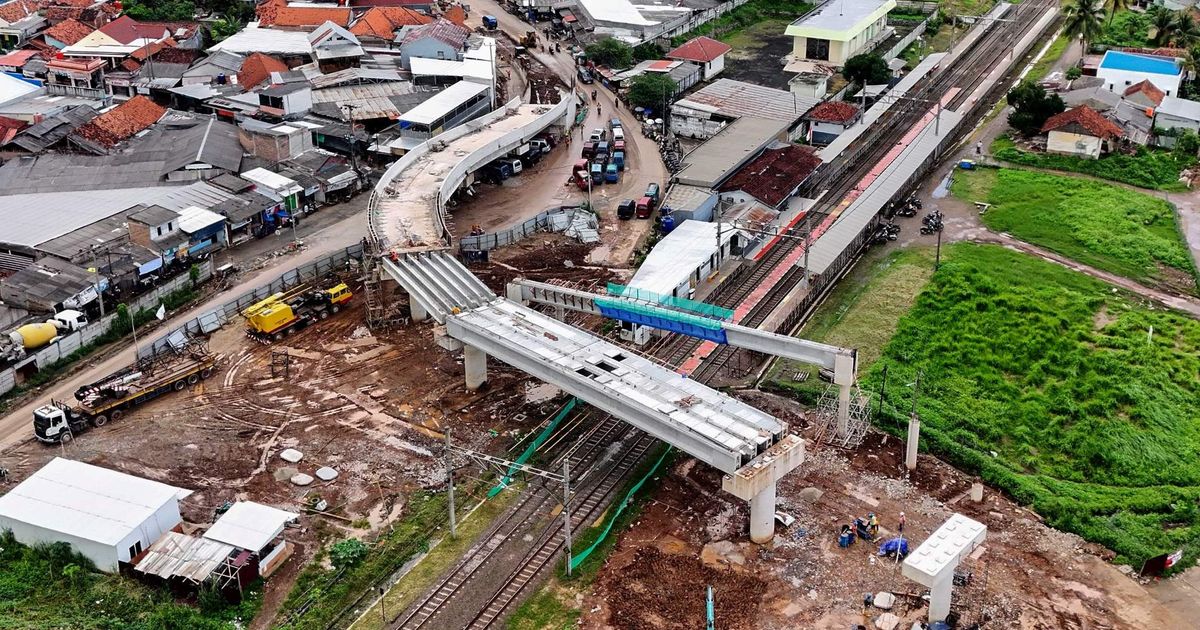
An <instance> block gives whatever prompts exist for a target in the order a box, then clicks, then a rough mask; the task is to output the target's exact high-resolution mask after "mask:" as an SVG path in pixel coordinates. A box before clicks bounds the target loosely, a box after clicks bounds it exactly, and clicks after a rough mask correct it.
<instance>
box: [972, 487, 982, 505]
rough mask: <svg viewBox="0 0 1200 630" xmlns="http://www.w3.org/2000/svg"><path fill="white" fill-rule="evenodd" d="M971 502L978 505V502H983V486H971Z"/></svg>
mask: <svg viewBox="0 0 1200 630" xmlns="http://www.w3.org/2000/svg"><path fill="white" fill-rule="evenodd" d="M971 500H972V501H974V502H976V503H979V502H980V501H982V500H983V484H981V483H973V484H971Z"/></svg>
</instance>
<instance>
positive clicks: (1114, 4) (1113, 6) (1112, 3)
mask: <svg viewBox="0 0 1200 630" xmlns="http://www.w3.org/2000/svg"><path fill="white" fill-rule="evenodd" d="M1129 5H1130V2H1129V0H1108V23H1109V24H1112V19H1113V16H1114V15H1116V14H1117V11H1124V10H1125V9H1128V8H1129Z"/></svg>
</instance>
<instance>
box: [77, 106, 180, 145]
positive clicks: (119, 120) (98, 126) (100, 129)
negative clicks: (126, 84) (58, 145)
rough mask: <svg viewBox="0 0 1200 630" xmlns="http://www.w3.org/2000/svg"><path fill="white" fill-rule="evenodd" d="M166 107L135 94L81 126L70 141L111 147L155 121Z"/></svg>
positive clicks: (163, 112) (160, 116) (164, 111)
mask: <svg viewBox="0 0 1200 630" xmlns="http://www.w3.org/2000/svg"><path fill="white" fill-rule="evenodd" d="M166 111H167V110H166V109H165V108H164V107H162V106H161V105H159V104H157V103H155V102H154V101H152V100H150V99H148V98H146V97H145V96H135V97H133V98H131V99H129V100H128V101H125V102H124V103H121V104H120V105H117V106H116V107H114V108H112V109H110V110H108V111H107V112H104V113H103V114H100V115H99V116H97V117H95V118H94V119H92V121H91V122H88V123H87V124H85V125H82V126H80V127H79V128H78V129H76V130H75V133H74V134H73V135H72V141H74V142H77V143H80V144H85V145H87V144H94V145H99V146H101V147H112V146H115V145H116V144H117V143H119V142H121V141H123V140H127V139H129V138H132V137H133V135H134V134H136V133H139V132H141V131H142V130H144V129H146V128H147V127H149V126H150V125H153V124H154V123H156V122H158V119H159V118H162V115H163V114H165V113H166ZM96 152H97V153H101V152H103V150H102V149H101V150H100V151H96Z"/></svg>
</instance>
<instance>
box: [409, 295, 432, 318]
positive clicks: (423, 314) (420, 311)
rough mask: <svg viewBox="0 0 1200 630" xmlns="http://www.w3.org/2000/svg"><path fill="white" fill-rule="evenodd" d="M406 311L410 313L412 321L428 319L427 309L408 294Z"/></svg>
mask: <svg viewBox="0 0 1200 630" xmlns="http://www.w3.org/2000/svg"><path fill="white" fill-rule="evenodd" d="M408 312H409V314H411V315H412V320H413V321H414V322H423V321H425V320H427V319H429V311H428V310H426V309H425V305H423V304H421V301H420V300H417V299H415V298H413V296H411V295H409V296H408Z"/></svg>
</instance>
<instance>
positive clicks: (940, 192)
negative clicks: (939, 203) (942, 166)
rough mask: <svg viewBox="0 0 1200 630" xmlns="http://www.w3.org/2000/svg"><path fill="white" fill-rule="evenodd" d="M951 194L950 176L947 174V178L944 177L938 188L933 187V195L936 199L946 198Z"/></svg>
mask: <svg viewBox="0 0 1200 630" xmlns="http://www.w3.org/2000/svg"><path fill="white" fill-rule="evenodd" d="M949 194H950V176H949V175H947V176H946V177H945V179H943V180H942V181H941V182H940V183H938V185H937V188H935V189H933V194H932V195H931V196H932V197H933V198H934V199H945V198H946V197H947V196H948V195H949Z"/></svg>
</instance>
